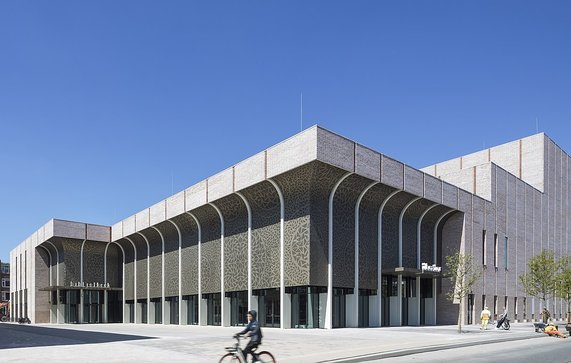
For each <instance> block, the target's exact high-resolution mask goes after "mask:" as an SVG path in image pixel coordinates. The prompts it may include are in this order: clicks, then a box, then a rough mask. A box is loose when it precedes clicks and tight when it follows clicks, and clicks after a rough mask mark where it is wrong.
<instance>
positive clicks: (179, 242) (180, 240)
mask: <svg viewBox="0 0 571 363" xmlns="http://www.w3.org/2000/svg"><path fill="white" fill-rule="evenodd" d="M167 222H170V223H171V224H172V225H173V226H174V228H175V229H176V232H177V234H178V325H182V319H181V317H182V289H181V278H182V268H181V263H182V259H181V252H182V234H181V233H180V228H179V226H178V225H177V224H176V223H175V222H174V221H172V220H170V219H167Z"/></svg>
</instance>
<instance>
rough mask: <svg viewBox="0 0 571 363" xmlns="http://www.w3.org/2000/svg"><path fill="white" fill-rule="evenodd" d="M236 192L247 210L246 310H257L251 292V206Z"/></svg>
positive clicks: (255, 301) (256, 304)
mask: <svg viewBox="0 0 571 363" xmlns="http://www.w3.org/2000/svg"><path fill="white" fill-rule="evenodd" d="M236 194H237V195H238V196H239V197H240V198H241V199H242V201H243V202H244V205H246V210H247V212H248V310H258V303H257V300H256V299H254V296H253V294H252V208H250V203H248V199H246V197H245V196H244V195H243V194H242V193H240V192H236Z"/></svg>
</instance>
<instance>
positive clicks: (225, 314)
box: [208, 203, 230, 326]
mask: <svg viewBox="0 0 571 363" xmlns="http://www.w3.org/2000/svg"><path fill="white" fill-rule="evenodd" d="M208 204H209V205H210V206H212V208H214V210H216V213H218V217H219V218H220V304H221V305H222V307H221V311H222V316H221V323H220V325H222V326H229V325H230V312H229V311H228V308H229V305H230V304H228V302H227V301H226V291H225V288H224V216H223V215H222V212H221V211H220V208H218V207H217V206H216V205H215V204H213V203H208Z"/></svg>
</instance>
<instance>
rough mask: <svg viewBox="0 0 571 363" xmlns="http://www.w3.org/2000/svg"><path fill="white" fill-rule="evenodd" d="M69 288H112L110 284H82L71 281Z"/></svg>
mask: <svg viewBox="0 0 571 363" xmlns="http://www.w3.org/2000/svg"><path fill="white" fill-rule="evenodd" d="M69 286H71V287H102V288H109V287H111V286H110V285H109V283H106V284H104V283H101V282H85V281H84V282H80V281H76V282H73V281H70V282H69Z"/></svg>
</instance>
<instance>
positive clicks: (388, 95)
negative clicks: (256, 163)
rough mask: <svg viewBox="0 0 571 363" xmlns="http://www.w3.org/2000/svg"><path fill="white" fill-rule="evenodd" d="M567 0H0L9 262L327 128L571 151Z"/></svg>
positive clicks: (2, 198) (397, 147) (405, 150)
mask: <svg viewBox="0 0 571 363" xmlns="http://www.w3.org/2000/svg"><path fill="white" fill-rule="evenodd" d="M570 41H571V2H569V1H523V0H517V1H516V0H513V1H497V0H494V1H482V0H478V1H456V0H450V1H435V0H431V1H420V0H419V1H381V0H374V1H348V0H347V1H330V0H328V1H290V0H288V1H280V2H277V1H268V0H254V1H224V2H220V1H200V2H199V1H187V0H185V1H173V0H170V1H158V0H157V1H140V0H138V1H118V0H112V1H101V0H98V1H71V0H69V1H54V0H51V1H25V0H4V1H1V2H0V126H1V127H0V167H1V169H0V170H1V173H0V259H2V260H8V258H9V251H10V250H11V249H12V248H13V247H15V246H16V245H17V244H18V243H20V242H21V241H22V240H23V239H25V238H26V237H27V236H29V235H30V234H31V233H33V232H34V231H35V230H36V229H37V228H39V227H40V226H41V225H43V224H44V223H45V222H47V221H48V220H49V219H51V218H62V219H70V220H78V221H84V222H90V223H98V224H106V225H110V224H113V223H116V222H117V221H119V220H121V219H123V218H126V217H128V216H130V215H132V214H134V213H136V212H138V211H140V210H142V209H143V208H145V207H148V206H150V205H152V204H154V203H156V202H158V201H159V200H162V199H164V198H166V197H167V196H169V195H171V194H172V192H173V191H174V192H177V191H180V190H182V189H184V188H186V187H188V186H190V185H192V184H194V183H196V182H198V181H200V180H202V179H204V178H206V177H208V176H210V175H212V174H214V173H216V172H217V171H220V170H222V169H225V168H226V167H228V166H230V165H232V164H234V163H236V162H238V161H240V160H242V159H244V158H246V157H248V156H250V155H252V154H254V153H256V152H258V151H260V150H263V149H265V148H267V147H268V146H271V145H273V144H275V143H276V142H278V141H280V140H282V139H284V138H287V137H289V136H291V135H293V134H295V133H296V132H298V131H299V130H300V93H301V92H303V118H304V122H305V124H304V126H306V127H307V126H309V125H311V124H315V123H318V124H320V125H322V126H324V127H326V128H328V129H330V130H332V131H335V132H338V133H340V134H342V135H345V136H347V137H349V138H351V139H353V140H355V141H357V142H360V143H362V144H365V145H367V146H369V147H372V148H374V149H376V150H378V151H381V152H383V153H385V154H388V155H391V156H393V157H395V158H397V159H399V160H401V161H403V162H405V163H407V164H409V165H412V166H415V167H423V166H426V165H430V164H433V163H435V162H438V161H443V160H446V159H450V158H452V157H456V156H460V155H463V154H467V153H470V152H473V151H476V150H479V149H482V148H483V147H484V146H488V147H489V146H492V145H496V144H500V143H503V142H507V141H510V140H513V139H517V138H520V137H523V136H527V135H530V134H533V133H535V132H536V128H537V126H536V119H537V120H539V131H545V132H546V133H548V134H549V135H550V136H551V137H552V138H553V139H554V140H555V141H556V142H557V143H558V144H559V145H560V146H561V147H563V148H564V149H565V150H567V151H568V152H571V141H570V139H569V137H570V136H571V126H570V124H571V92H570V91H571V90H570V87H571V44H570Z"/></svg>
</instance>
